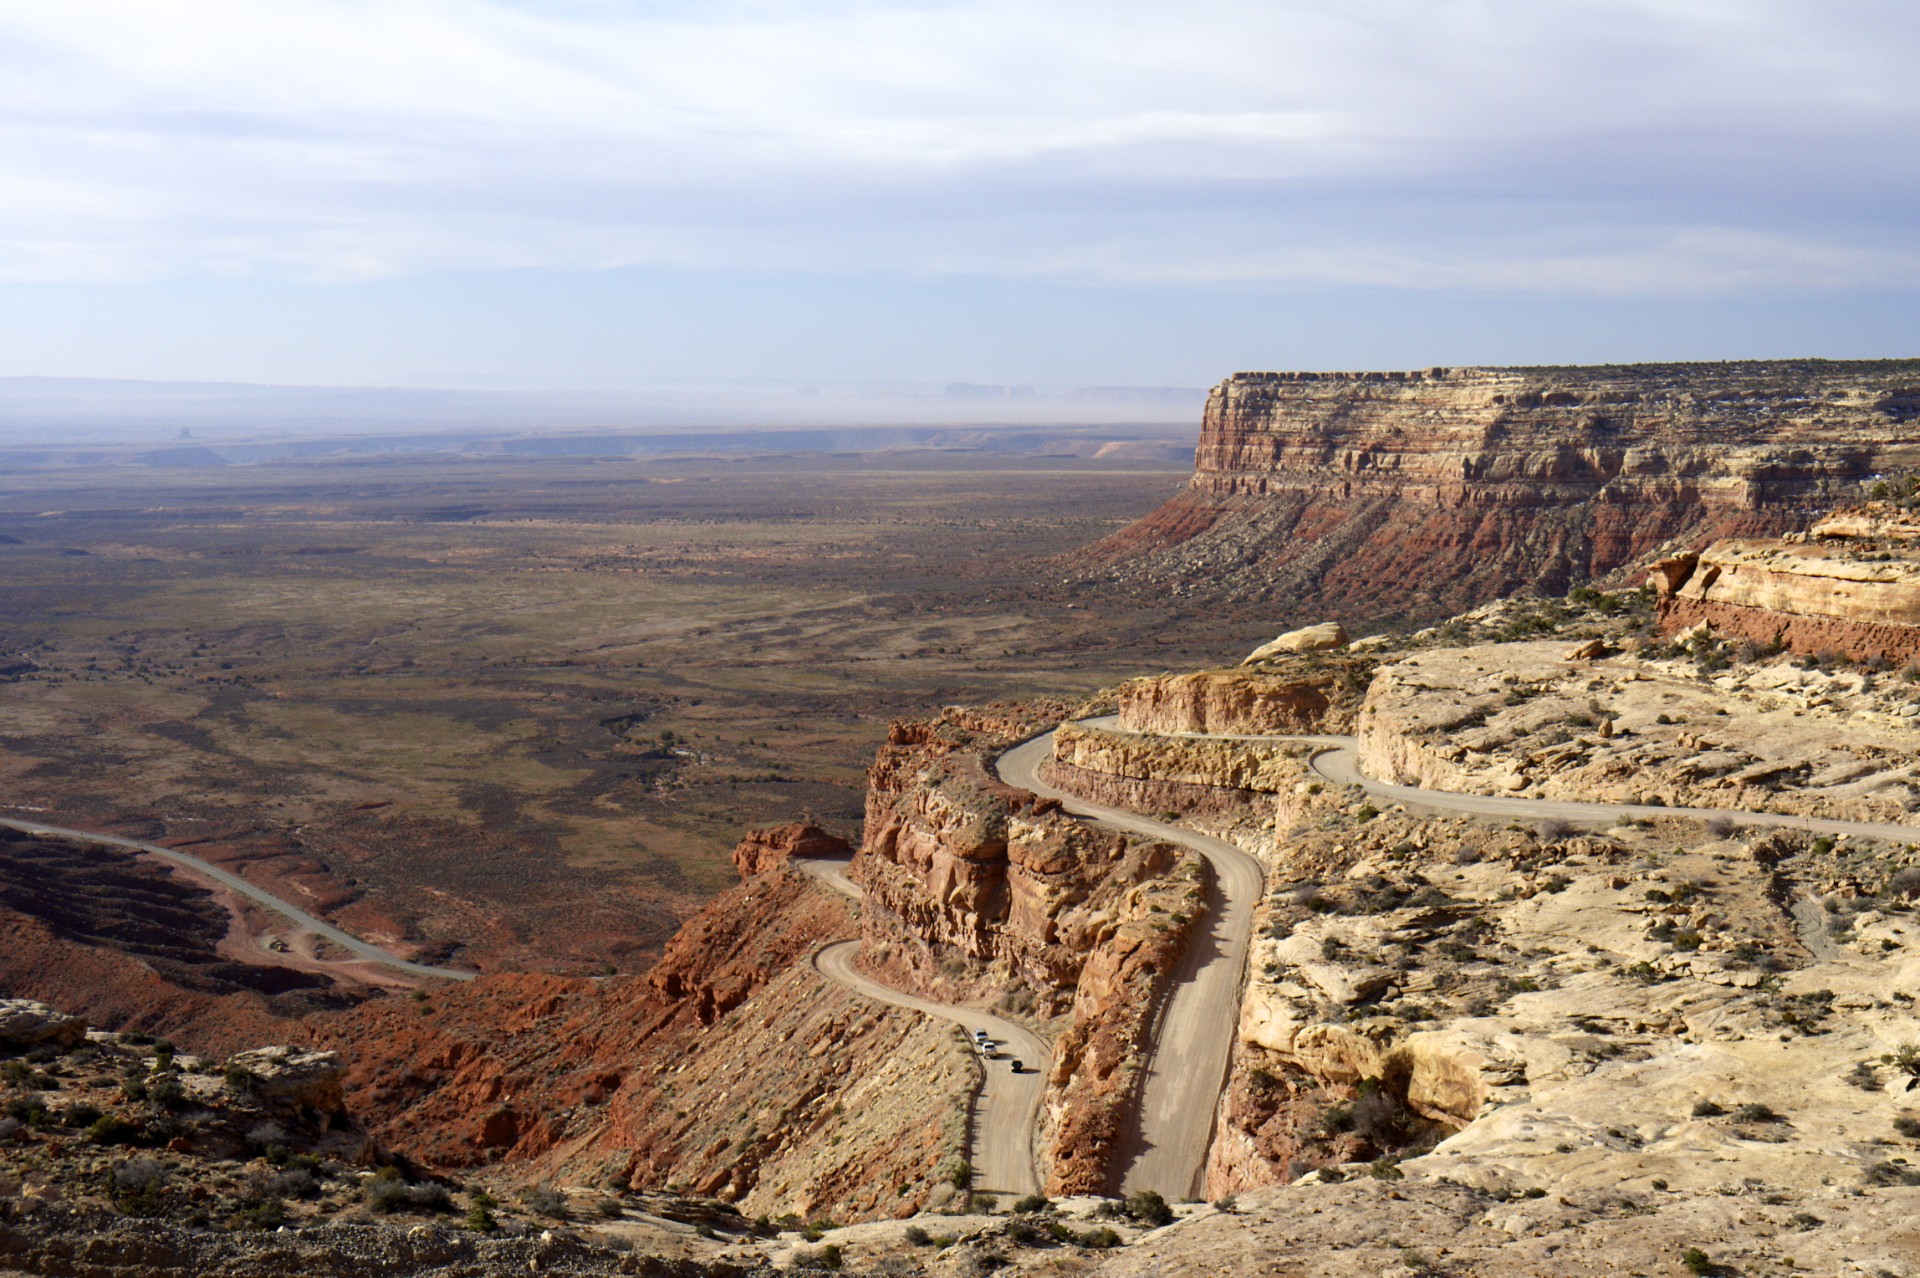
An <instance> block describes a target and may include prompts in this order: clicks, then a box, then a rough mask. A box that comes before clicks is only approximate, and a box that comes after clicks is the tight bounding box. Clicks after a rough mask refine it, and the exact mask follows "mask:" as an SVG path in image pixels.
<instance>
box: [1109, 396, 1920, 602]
mask: <svg viewBox="0 0 1920 1278" xmlns="http://www.w3.org/2000/svg"><path fill="white" fill-rule="evenodd" d="M1917 418H1920V361H1881V362H1861V363H1839V362H1828V361H1815V360H1808V361H1777V362H1749V363H1730V364H1666V365H1626V366H1607V367H1594V368H1435V369H1428V370H1425V371H1422V372H1406V373H1237V374H1235V375H1234V376H1232V377H1230V378H1228V379H1227V380H1226V381H1224V382H1222V383H1221V384H1220V385H1218V386H1216V387H1215V388H1214V389H1213V392H1212V393H1211V395H1210V396H1209V397H1208V401H1207V407H1206V412H1205V417H1204V419H1203V421H1202V426H1201V433H1200V442H1199V446H1198V449H1197V451H1196V455H1195V471H1194V476H1193V479H1192V480H1191V482H1190V483H1189V484H1188V486H1187V488H1186V490H1185V491H1184V492H1182V493H1181V494H1180V495H1179V496H1177V497H1175V498H1173V499H1172V500H1171V501H1169V502H1167V503H1166V504H1165V505H1163V506H1161V507H1160V508H1159V509H1158V510H1156V511H1154V512H1153V513H1152V514H1151V515H1149V516H1147V517H1146V518H1145V519H1143V520H1141V521H1140V522H1139V523H1137V524H1135V525H1133V526H1132V527H1130V528H1127V529H1125V530H1123V531H1121V532H1119V533H1116V534H1115V535H1113V536H1112V537H1109V538H1107V539H1106V540H1105V541H1103V542H1100V543H1098V544H1097V545H1096V546H1094V547H1092V548H1090V550H1089V551H1088V552H1087V561H1088V568H1087V574H1088V576H1090V577H1093V578H1096V579H1099V578H1105V579H1116V578H1117V579H1118V580H1120V581H1130V582H1134V583H1136V584H1145V585H1152V586H1154V587H1155V588H1158V589H1166V588H1173V589H1175V590H1176V591H1185V592H1188V593H1194V594H1216V595H1220V596H1222V597H1229V598H1242V599H1249V600H1253V599H1275V600H1284V601H1285V602H1286V603H1287V605H1288V606H1289V607H1290V608H1291V609H1294V610H1295V613H1294V615H1296V616H1301V617H1304V616H1306V615H1307V614H1308V613H1310V612H1311V613H1319V614H1320V615H1326V614H1327V613H1329V612H1331V613H1334V614H1339V613H1341V612H1343V611H1349V609H1348V608H1347V607H1345V606H1346V605H1362V606H1360V607H1359V608H1358V611H1359V612H1361V613H1364V614H1368V615H1374V616H1379V615H1382V614H1383V613H1385V614H1400V615H1426V614H1434V615H1437V614H1440V613H1443V612H1449V611H1457V610H1461V609H1464V608H1467V607H1471V606H1473V605H1475V604H1478V603H1483V602H1486V601H1487V600H1490V599H1494V598H1498V597H1501V596H1503V595H1507V594H1512V593H1516V592H1525V591H1529V590H1537V591H1542V592H1546V593H1554V594H1557V593H1561V592H1563V591H1565V590H1566V589H1567V588H1569V587H1570V586H1573V585H1576V584H1579V583H1580V582H1583V581H1587V580H1592V579H1597V578H1602V577H1605V576H1606V575H1608V574H1609V573H1612V572H1615V571H1616V570H1618V569H1620V568H1622V567H1624V566H1627V565H1629V564H1631V563H1633V562H1634V561H1636V560H1638V559H1642V558H1644V557H1645V556H1647V555H1648V554H1650V553H1653V552H1655V551H1657V550H1659V549H1660V548H1662V547H1663V546H1666V545H1667V544H1668V543H1671V542H1679V543H1681V544H1682V545H1685V546H1688V547H1698V546H1703V545H1705V544H1706V543H1707V542H1709V541H1711V540H1713V539H1714V538H1716V537H1724V536H1739V535H1747V536H1753V535H1769V534H1774V533H1778V532H1782V531H1785V530H1786V529H1789V528H1795V527H1804V526H1805V524H1806V521H1807V520H1808V518H1809V517H1810V516H1811V515H1812V514H1813V513H1814V512H1815V511H1817V510H1818V509H1821V508H1823V507H1826V506H1830V505H1832V504H1833V502H1834V501H1835V500H1836V498H1837V497H1838V495H1839V494H1840V493H1841V492H1842V491H1843V490H1844V489H1845V488H1846V487H1847V486H1848V485H1849V484H1851V483H1852V482H1854V481H1858V480H1860V479H1862V478H1864V477H1867V476H1869V475H1872V474H1874V473H1876V472H1879V471H1884V470H1889V469H1894V468H1898V467H1902V466H1907V465H1912V464H1915V463H1920V432H1916V431H1915V430H1914V429H1913V422H1914V421H1915V420H1916V419H1917Z"/></svg>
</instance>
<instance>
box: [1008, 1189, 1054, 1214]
mask: <svg viewBox="0 0 1920 1278" xmlns="http://www.w3.org/2000/svg"><path fill="white" fill-rule="evenodd" d="M1052 1206H1053V1203H1052V1202H1051V1201H1049V1200H1048V1198H1047V1196H1046V1195H1045V1194H1028V1195H1027V1196H1026V1197H1025V1198H1020V1199H1016V1200H1015V1201H1014V1204H1013V1210H1014V1212H1015V1213H1016V1214H1018V1215H1023V1216H1030V1215H1032V1214H1033V1213H1034V1212H1040V1211H1046V1210H1048V1209H1049V1208H1051V1207H1052Z"/></svg>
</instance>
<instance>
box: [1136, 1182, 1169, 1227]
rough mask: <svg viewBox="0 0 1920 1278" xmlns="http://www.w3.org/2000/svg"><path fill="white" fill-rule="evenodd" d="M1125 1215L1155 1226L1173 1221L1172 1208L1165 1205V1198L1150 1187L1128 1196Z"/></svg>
mask: <svg viewBox="0 0 1920 1278" xmlns="http://www.w3.org/2000/svg"><path fill="white" fill-rule="evenodd" d="M1127 1215H1129V1216H1131V1217H1133V1218H1134V1219H1135V1220H1137V1221H1139V1222H1140V1223H1141V1224H1143V1225H1150V1226H1153V1227H1155V1228H1158V1227H1159V1226H1161V1225H1171V1224H1172V1223H1173V1208H1171V1207H1169V1206H1168V1205H1167V1200H1166V1199H1165V1198H1162V1197H1161V1196H1160V1194H1159V1192H1158V1191H1156V1190H1152V1189H1143V1190H1141V1191H1140V1192H1139V1193H1137V1194H1133V1195H1131V1196H1129V1197H1128V1199H1127Z"/></svg>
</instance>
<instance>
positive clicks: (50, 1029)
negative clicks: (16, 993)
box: [0, 998, 87, 1052]
mask: <svg viewBox="0 0 1920 1278" xmlns="http://www.w3.org/2000/svg"><path fill="white" fill-rule="evenodd" d="M86 1036H87V1023H86V1022H85V1021H83V1020H81V1019H80V1018H79V1017H78V1016H70V1015H68V1014H67V1013H65V1012H62V1011H59V1010H57V1009H55V1008H51V1007H48V1006H47V1005H46V1004H45V1003H42V1002H40V1001H38V1000H37V999H30V998H0V1047H5V1048H8V1049H11V1050H13V1051H17V1052H23V1051H27V1050H28V1049H30V1048H35V1047H42V1046H45V1047H52V1048H55V1049H57V1050H59V1051H65V1050H67V1049H68V1048H70V1047H74V1046H76V1045H78V1043H79V1042H80V1040H81V1039H83V1038H85V1037H86Z"/></svg>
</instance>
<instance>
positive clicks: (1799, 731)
mask: <svg viewBox="0 0 1920 1278" xmlns="http://www.w3.org/2000/svg"><path fill="white" fill-rule="evenodd" d="M1566 652H1567V649H1566V645H1565V643H1564V641H1563V640H1552V641H1547V640H1541V641H1537V642H1527V643H1503V644H1485V645H1475V646H1473V647H1467V648H1434V649H1427V650H1424V651H1421V652H1416V653H1412V654H1409V655H1407V656H1406V657H1404V658H1402V659H1401V660H1399V661H1397V662H1394V663H1392V664H1390V665H1383V666H1382V667H1381V668H1380V670H1379V671H1378V673H1377V674H1376V675H1375V676H1374V681H1373V684H1372V686H1371V687H1370V689H1369V691H1368V694H1367V700H1366V704H1365V706H1364V707H1363V709H1362V711H1361V714H1360V717H1359V721H1358V725H1357V732H1356V736H1357V750H1358V755H1359V766H1360V770H1361V772H1363V773H1365V774H1366V775H1367V776H1370V777H1374V778H1376V779H1378V780H1381V781H1388V782H1392V783H1395V784H1400V785H1416V786H1421V787H1423V788H1426V789H1430V790H1452V791H1456V792H1459V793H1467V794H1492V795H1517V796H1524V797H1529V798H1539V799H1568V800H1574V801H1579V802H1588V803H1646V804H1653V805H1657V806H1677V807H1702V808H1734V809H1744V810H1747V811H1754V812H1783V813H1796V814H1805V815H1818V816H1827V817H1837V818H1845V819H1852V820H1863V821H1900V820H1904V819H1906V813H1907V811H1908V809H1909V807H1910V806H1911V798H1910V796H1911V792H1910V791H1909V789H1908V786H1907V782H1908V781H1909V780H1910V779H1911V778H1912V775H1913V770H1912V766H1911V764H1912V759H1913V752H1912V741H1913V725H1914V724H1916V723H1920V703H1916V701H1915V699H1914V698H1913V696H1912V693H1911V691H1910V685H1908V684H1906V683H1905V682H1904V681H1901V680H1895V679H1880V680H1874V679H1873V678H1872V677H1871V676H1869V675H1866V674H1864V673H1863V672H1859V671H1852V672H1840V673H1830V672H1826V671H1822V670H1818V669H1801V668H1799V667H1797V666H1795V665H1794V664H1792V663H1788V662H1780V661H1771V662H1746V661H1741V662H1732V661H1728V660H1724V656H1725V654H1717V659H1720V666H1721V669H1720V672H1719V673H1717V674H1714V675H1713V678H1712V681H1711V682H1708V681H1706V680H1703V679H1702V678H1701V673H1702V671H1701V669H1700V668H1699V666H1698V665H1697V664H1696V662H1695V660H1694V659H1693V658H1691V657H1687V656H1680V657H1671V658H1665V657H1663V658H1662V659H1661V660H1658V661H1649V660H1644V659H1642V658H1640V657H1634V656H1627V655H1620V656H1615V657H1609V658H1605V659H1602V660H1596V661H1591V662H1569V661H1567V660H1565V659H1564V658H1565V656H1566Z"/></svg>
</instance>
